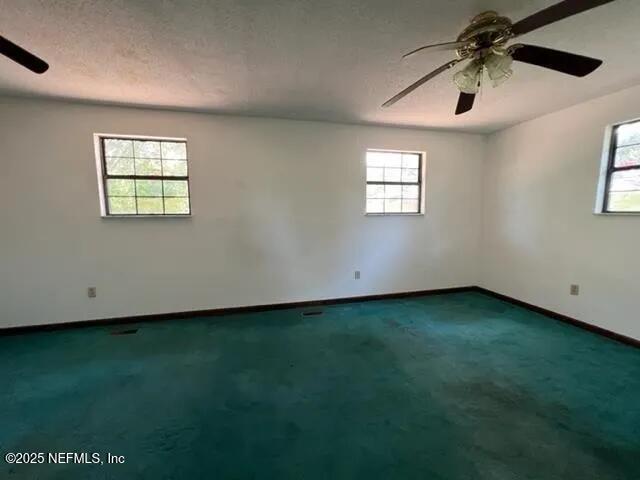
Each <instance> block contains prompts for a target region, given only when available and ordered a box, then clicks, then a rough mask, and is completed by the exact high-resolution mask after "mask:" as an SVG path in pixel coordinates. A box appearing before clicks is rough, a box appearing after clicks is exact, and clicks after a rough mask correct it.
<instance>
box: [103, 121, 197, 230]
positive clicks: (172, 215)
mask: <svg viewBox="0 0 640 480" xmlns="http://www.w3.org/2000/svg"><path fill="white" fill-rule="evenodd" d="M105 140H133V141H136V140H137V141H149V142H171V143H184V145H185V152H186V158H185V160H184V161H185V162H187V175H185V176H182V175H178V176H176V175H135V174H133V175H109V174H108V173H107V164H106V161H107V160H106V155H105ZM94 144H95V151H96V165H97V167H98V168H97V170H98V184H99V195H100V213H101V216H102V217H103V218H189V217H191V216H192V215H193V206H192V203H191V181H190V173H191V166H190V165H189V151H188V148H189V147H188V142H187V139H186V138H182V137H156V136H149V135H120V134H101V133H96V134H94ZM134 161H135V156H134ZM160 161H162V153H161V154H160ZM109 179H124V180H133V181H134V182H135V180H160V181H164V180H169V181H171V180H179V181H186V182H187V191H188V195H187V197H186V198H187V202H188V205H189V213H110V212H109V197H108V191H107V180H109ZM162 185H163V195H162V196H161V197H158V198H162V199H163V202H164V199H165V198H172V197H165V196H164V183H162ZM133 198H136V199H137V198H138V196H137V195H136V196H134V197H133ZM137 210H138V204H137V202H136V212H137Z"/></svg>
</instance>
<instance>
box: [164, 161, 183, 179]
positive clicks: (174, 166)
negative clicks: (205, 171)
mask: <svg viewBox="0 0 640 480" xmlns="http://www.w3.org/2000/svg"><path fill="white" fill-rule="evenodd" d="M162 173H163V174H164V175H166V176H170V177H186V176H187V162H186V161H184V160H163V161H162Z"/></svg>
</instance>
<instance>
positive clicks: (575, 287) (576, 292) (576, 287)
mask: <svg viewBox="0 0 640 480" xmlns="http://www.w3.org/2000/svg"><path fill="white" fill-rule="evenodd" d="M570 293H571V295H580V285H571V289H570Z"/></svg>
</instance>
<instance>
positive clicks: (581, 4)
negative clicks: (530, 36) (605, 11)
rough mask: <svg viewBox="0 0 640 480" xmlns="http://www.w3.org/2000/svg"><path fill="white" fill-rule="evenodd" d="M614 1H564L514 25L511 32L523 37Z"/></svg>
mask: <svg viewBox="0 0 640 480" xmlns="http://www.w3.org/2000/svg"><path fill="white" fill-rule="evenodd" d="M613 1H614V0H564V1H563V2H560V3H556V4H555V5H551V6H550V7H548V8H545V9H544V10H540V11H539V12H537V13H534V14H533V15H530V16H528V17H526V18H523V19H522V20H520V21H519V22H516V23H514V24H513V26H512V27H511V32H512V33H513V34H514V35H516V36H518V35H523V34H525V33H529V32H530V31H532V30H535V29H537V28H540V27H544V26H545V25H549V24H550V23H554V22H557V21H559V20H562V19H564V18H567V17H571V16H573V15H577V14H578V13H582V12H584V11H586V10H591V9H592V8H596V7H599V6H600V5H604V4H606V3H611V2H613Z"/></svg>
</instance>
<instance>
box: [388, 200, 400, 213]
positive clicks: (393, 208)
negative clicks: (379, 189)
mask: <svg viewBox="0 0 640 480" xmlns="http://www.w3.org/2000/svg"><path fill="white" fill-rule="evenodd" d="M401 212H402V200H400V199H399V198H398V199H387V200H385V201H384V213H401Z"/></svg>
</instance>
